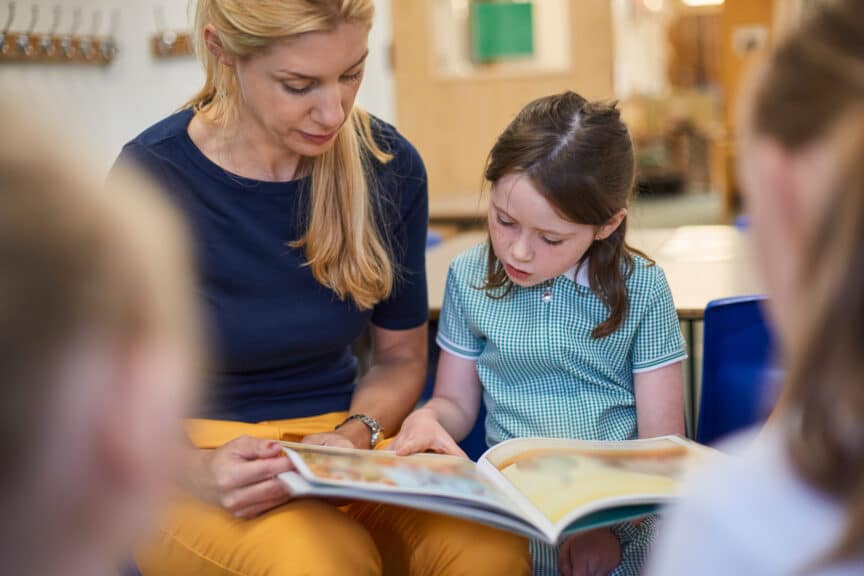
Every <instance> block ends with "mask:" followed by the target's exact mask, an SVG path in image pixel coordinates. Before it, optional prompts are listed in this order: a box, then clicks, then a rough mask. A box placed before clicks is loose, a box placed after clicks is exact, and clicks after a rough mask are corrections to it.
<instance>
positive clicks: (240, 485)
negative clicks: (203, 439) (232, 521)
mask: <svg viewBox="0 0 864 576" xmlns="http://www.w3.org/2000/svg"><path fill="white" fill-rule="evenodd" d="M197 464H198V465H197V466H196V468H195V470H194V471H193V472H192V476H193V477H192V482H193V485H194V487H195V489H196V493H197V494H198V496H199V497H201V498H202V499H203V500H206V501H208V502H210V503H211V504H216V505H217V506H221V507H222V508H224V509H225V510H227V511H228V512H230V513H231V514H233V515H234V516H236V517H238V518H254V517H255V516H258V515H259V514H262V513H263V512H266V511H267V510H270V509H272V508H275V507H276V506H279V505H280V504H284V503H285V502H288V501H289V500H290V499H291V491H290V490H289V488H288V486H287V485H285V483H283V482H282V481H281V480H279V478H277V475H278V474H281V473H283V472H289V471H291V470H294V465H293V464H292V463H291V460H289V459H288V457H287V456H285V453H284V452H283V451H282V448H280V447H279V444H277V443H276V442H273V441H271V440H261V439H259V438H251V437H249V436H241V437H239V438H236V439H234V440H232V441H231V442H228V443H227V444H224V445H223V446H220V447H219V448H217V449H215V450H206V451H199V457H198V462H197Z"/></svg>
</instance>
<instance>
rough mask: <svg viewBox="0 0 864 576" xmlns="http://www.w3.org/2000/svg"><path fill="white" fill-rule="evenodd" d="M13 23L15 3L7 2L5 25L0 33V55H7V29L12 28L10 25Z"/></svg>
mask: <svg viewBox="0 0 864 576" xmlns="http://www.w3.org/2000/svg"><path fill="white" fill-rule="evenodd" d="M14 21H15V2H9V9H8V12H7V15H6V24H5V25H4V26H3V30H2V31H0V54H7V53H8V52H9V46H8V44H7V39H8V38H9V29H10V28H12V23H13V22H14Z"/></svg>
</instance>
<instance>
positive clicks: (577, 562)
mask: <svg viewBox="0 0 864 576" xmlns="http://www.w3.org/2000/svg"><path fill="white" fill-rule="evenodd" d="M620 563H621V544H620V543H619V542H618V538H617V537H616V536H615V534H613V533H612V531H611V530H609V529H608V528H598V529H596V530H589V531H588V532H582V533H580V534H574V535H573V536H570V537H569V538H567V539H566V540H564V543H563V544H561V547H560V549H559V550H558V570H559V571H560V572H561V574H562V575H563V576H601V575H602V576H606V574H609V573H610V572H612V571H613V570H615V568H617V567H618V564H620Z"/></svg>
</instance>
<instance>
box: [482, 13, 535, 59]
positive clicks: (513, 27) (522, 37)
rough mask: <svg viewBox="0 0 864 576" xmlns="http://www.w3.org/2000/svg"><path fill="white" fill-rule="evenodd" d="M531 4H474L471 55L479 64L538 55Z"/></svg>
mask: <svg viewBox="0 0 864 576" xmlns="http://www.w3.org/2000/svg"><path fill="white" fill-rule="evenodd" d="M532 10H533V5H532V4H531V2H473V3H472V4H471V52H472V56H473V58H474V60H475V61H480V62H482V61H488V60H495V59H499V58H510V57H514V56H530V55H531V54H533V53H534V26H533V12H532Z"/></svg>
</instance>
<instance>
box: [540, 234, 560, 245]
mask: <svg viewBox="0 0 864 576" xmlns="http://www.w3.org/2000/svg"><path fill="white" fill-rule="evenodd" d="M541 238H543V242H545V243H546V244H549V245H550V246H558V245H559V244H561V243H562V242H563V240H554V239H552V238H546V237H545V236H541Z"/></svg>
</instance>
